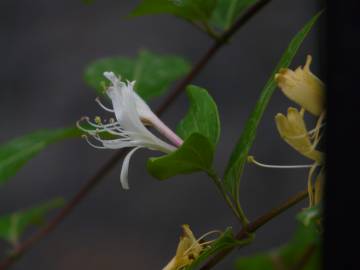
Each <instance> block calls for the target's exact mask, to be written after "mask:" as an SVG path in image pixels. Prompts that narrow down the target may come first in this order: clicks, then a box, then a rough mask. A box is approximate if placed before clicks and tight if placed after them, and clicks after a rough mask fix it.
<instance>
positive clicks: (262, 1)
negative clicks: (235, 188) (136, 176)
mask: <svg viewBox="0 0 360 270" xmlns="http://www.w3.org/2000/svg"><path fill="white" fill-rule="evenodd" d="M269 2H270V0H259V1H258V2H257V3H256V4H254V5H253V6H252V7H251V8H249V9H248V10H247V11H246V12H245V13H244V14H243V15H242V16H241V17H240V18H239V19H238V20H237V21H236V22H235V23H234V25H233V26H232V27H231V28H230V29H229V30H227V31H226V32H224V34H223V35H222V36H221V37H220V38H219V39H218V40H217V41H215V43H214V44H213V46H212V47H210V49H209V50H208V51H207V52H206V53H205V54H204V55H203V57H202V58H200V60H199V61H198V62H197V63H196V64H195V65H194V67H193V68H192V70H191V71H190V72H189V74H188V75H187V76H186V77H185V78H184V79H183V80H181V81H180V82H179V83H178V84H177V86H176V87H175V89H174V91H173V92H172V93H171V94H170V95H169V96H168V97H167V98H166V99H165V101H164V102H163V103H162V105H160V107H159V108H158V109H157V110H156V113H157V115H162V114H163V113H164V112H165V110H166V109H167V108H168V107H169V106H170V105H171V104H172V103H173V102H174V101H175V99H176V98H177V97H178V96H179V94H180V93H181V92H182V91H183V90H184V88H185V87H186V86H187V85H188V84H189V83H190V82H191V81H192V80H193V79H194V78H195V77H196V76H197V75H198V74H199V73H200V71H201V70H202V69H203V68H204V67H205V65H206V64H207V63H208V62H209V60H210V59H211V58H212V57H213V56H214V55H215V53H216V52H217V51H218V50H219V49H220V48H221V47H222V46H223V45H224V44H225V43H226V42H227V41H228V40H229V39H230V38H231V37H232V36H233V35H234V34H235V32H236V31H237V30H239V29H240V28H241V27H242V26H243V25H244V24H245V23H246V22H248V21H249V20H250V19H251V18H252V17H253V16H254V15H255V14H257V12H258V11H260V10H261V9H262V8H263V7H264V6H265V5H266V4H268V3H269ZM125 154H126V151H118V152H117V153H116V154H115V155H114V156H112V157H111V158H110V159H109V160H108V161H107V162H106V163H105V164H104V165H103V166H102V167H101V168H100V169H99V171H98V172H97V173H96V174H95V175H94V176H93V177H91V178H90V179H89V181H88V182H87V183H86V184H85V185H84V186H83V187H82V188H81V189H80V191H79V192H78V193H77V194H76V195H75V196H74V197H73V199H71V200H70V201H69V202H68V203H67V205H66V206H65V207H64V208H62V209H61V211H60V212H59V213H58V214H57V215H56V216H55V217H54V218H53V219H52V220H50V221H49V223H48V224H47V225H46V226H45V227H43V228H42V229H40V230H39V231H38V232H37V233H35V234H34V235H33V236H32V237H30V238H29V239H28V240H26V241H25V242H23V243H22V244H20V245H18V246H17V247H16V249H15V250H14V252H12V254H11V255H10V256H8V257H7V258H5V259H4V260H3V261H2V262H0V270H5V269H7V268H8V267H10V266H11V265H12V264H13V263H14V262H15V261H16V260H17V259H18V258H19V257H20V256H21V255H22V254H23V253H25V252H26V251H27V250H29V249H30V248H31V247H32V246H33V245H34V244H35V243H37V242H38V241H39V240H41V239H42V238H43V237H45V236H46V235H47V234H49V233H50V232H51V231H52V230H54V229H55V228H56V227H57V226H58V225H59V224H60V223H61V222H62V221H63V220H64V219H65V217H67V216H68V215H69V214H70V213H71V212H72V210H73V209H74V208H75V207H76V206H77V205H78V204H79V203H80V202H81V201H82V200H83V199H84V198H85V197H86V196H87V195H88V194H89V192H90V191H91V190H92V189H93V188H94V187H95V186H96V185H97V184H98V183H99V182H100V181H101V180H102V179H103V178H104V176H106V175H107V174H108V173H109V172H110V171H111V170H112V169H113V168H114V167H115V165H116V164H117V163H118V161H119V160H120V159H121V158H122V157H123V156H124V155H125Z"/></svg>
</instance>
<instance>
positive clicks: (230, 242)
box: [184, 228, 241, 270]
mask: <svg viewBox="0 0 360 270" xmlns="http://www.w3.org/2000/svg"><path fill="white" fill-rule="evenodd" d="M240 244H241V242H240V241H238V240H237V239H236V238H235V237H234V235H233V233H232V229H231V228H227V229H226V230H225V232H224V233H223V234H222V235H220V237H219V238H218V239H216V240H215V241H214V242H213V243H211V245H210V246H209V247H208V248H206V249H205V250H204V251H203V252H202V253H201V254H200V256H199V257H198V258H197V259H196V260H195V261H194V262H193V263H192V264H191V265H189V266H187V267H185V268H184V270H195V269H196V268H197V267H199V266H200V265H201V264H202V263H203V262H205V261H206V260H207V259H208V258H209V257H210V256H213V255H215V254H217V253H219V252H220V251H222V250H225V249H229V248H232V247H234V246H237V245H240Z"/></svg>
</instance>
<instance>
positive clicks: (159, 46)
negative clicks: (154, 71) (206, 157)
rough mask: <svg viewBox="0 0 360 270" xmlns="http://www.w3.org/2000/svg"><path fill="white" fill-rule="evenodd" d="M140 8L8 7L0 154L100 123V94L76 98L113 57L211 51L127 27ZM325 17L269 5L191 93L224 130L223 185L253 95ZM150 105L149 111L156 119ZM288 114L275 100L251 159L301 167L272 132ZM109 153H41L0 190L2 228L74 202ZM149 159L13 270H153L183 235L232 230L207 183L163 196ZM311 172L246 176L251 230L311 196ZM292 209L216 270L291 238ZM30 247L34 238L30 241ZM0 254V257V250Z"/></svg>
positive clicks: (83, 149)
mask: <svg viewBox="0 0 360 270" xmlns="http://www.w3.org/2000/svg"><path fill="white" fill-rule="evenodd" d="M137 2H139V1H115V0H103V1H95V3H94V4H93V5H89V6H86V5H84V4H82V3H81V1H80V0H78V1H45V0H38V1H26V0H23V1H12V0H3V1H1V3H0V39H1V40H0V59H1V65H0V81H1V91H0V113H1V115H2V117H3V120H2V127H1V132H0V143H3V142H6V141H7V140H10V139H11V138H14V137H18V136H21V135H24V134H26V133H28V132H31V131H35V130H37V129H40V128H57V127H65V126H69V125H73V124H74V123H75V121H77V120H78V119H79V118H80V117H81V116H83V115H89V116H94V115H96V114H98V112H99V111H100V110H99V109H98V106H97V104H96V103H95V102H94V99H95V97H96V95H95V92H94V91H93V90H92V89H90V88H89V87H87V86H86V85H85V84H84V81H83V79H82V77H83V71H84V69H85V67H86V66H87V64H89V62H91V61H93V60H95V59H97V58H100V57H109V56H116V55H122V56H128V57H132V56H135V55H136V54H137V52H138V50H139V49H142V48H146V49H148V50H151V51H154V52H158V53H166V54H178V55H182V56H184V57H186V58H187V59H189V60H190V61H192V62H195V61H196V60H197V59H198V58H199V57H200V56H201V55H202V54H203V53H204V51H205V50H206V49H207V48H208V47H209V46H210V44H211V40H210V39H209V38H208V37H207V36H206V35H205V34H202V33H200V32H198V31H197V30H196V29H193V27H192V26H191V25H189V24H187V23H185V22H183V21H181V20H179V19H176V18H173V17H170V16H167V15H161V16H149V17H141V18H135V19H127V18H125V17H126V15H127V14H128V13H129V12H130V11H131V10H132V8H134V7H135V6H136V4H137ZM319 9H320V7H319V4H318V2H317V1H313V0H303V1H286V0H274V1H272V3H270V4H269V5H268V6H267V7H266V8H265V9H264V10H263V11H261V13H260V14H258V15H257V16H256V17H255V18H254V19H252V20H251V21H250V23H249V24H248V25H247V26H246V27H244V28H243V29H242V30H241V31H239V32H238V34H237V35H236V36H235V38H233V40H232V42H231V44H229V45H227V46H225V47H224V48H223V49H222V50H221V51H220V53H219V54H217V56H216V57H215V58H214V59H213V60H212V61H211V62H210V64H209V65H208V66H207V67H206V68H205V69H204V70H203V72H202V73H201V75H200V76H199V77H198V78H197V79H196V80H195V81H194V84H197V85H200V86H203V87H205V88H207V89H208V90H209V91H210V93H211V94H212V96H213V97H214V99H215V100H216V102H217V104H218V106H219V110H220V115H221V121H222V135H221V141H220V145H219V147H218V150H217V157H216V167H217V168H218V170H219V171H220V172H223V170H224V167H225V165H226V162H227V160H228V157H229V154H230V152H231V150H232V147H233V145H234V144H235V142H236V140H237V138H238V136H239V134H240V132H241V130H242V128H243V125H244V122H245V120H246V118H247V117H248V115H249V113H250V111H251V109H252V107H253V105H254V104H255V102H256V100H257V97H258V95H259V92H260V91H261V89H262V87H263V86H264V84H265V82H266V80H267V79H268V76H269V74H270V73H271V71H272V70H273V68H274V67H275V65H276V63H277V61H278V60H279V58H280V56H281V54H282V52H283V51H284V49H285V48H286V46H287V44H288V42H289V41H290V39H291V38H292V36H293V35H294V34H295V33H296V32H297V31H298V30H299V29H300V28H301V27H302V26H303V25H304V24H305V23H306V22H307V20H308V19H310V17H311V16H313V15H314V14H315V13H316V12H317V11H318V10H319ZM319 30H321V31H323V30H324V29H321V28H320V27H319V26H318V27H316V28H315V29H314V30H313V31H312V33H311V34H310V35H309V37H308V38H307V39H306V41H305V43H304V44H303V46H302V48H301V50H300V52H299V53H298V55H297V57H296V58H295V60H294V62H293V65H292V66H293V67H296V66H298V65H301V64H303V63H304V61H305V55H306V54H308V53H311V54H312V55H313V56H314V64H313V70H314V72H315V73H318V72H319V67H318V63H319V61H320V60H321V59H319V55H320V54H319V46H318V45H319V41H318V34H319ZM161 100H162V99H161V98H159V99H158V100H156V101H155V102H154V103H152V104H151V105H152V106H153V107H155V106H156V104H158V103H159V102H160V101H161ZM290 105H293V104H292V103H291V102H290V101H289V100H287V99H286V98H285V96H283V95H282V94H281V93H280V91H277V92H276V93H275V95H274V96H273V98H272V100H271V102H270V105H269V107H268V109H267V111H266V114H265V117H264V119H263V121H262V123H261V125H260V129H259V132H258V136H257V139H256V143H255V145H254V147H253V148H252V151H251V153H252V154H253V155H255V156H256V157H257V159H259V160H261V161H266V162H268V163H275V164H304V163H305V164H306V163H307V162H308V161H307V160H306V159H303V158H302V157H300V156H299V155H298V154H297V153H296V152H295V151H294V150H292V148H290V147H289V146H288V145H286V144H285V143H284V142H283V141H282V140H281V139H280V137H279V136H278V133H277V131H276V127H275V124H274V121H273V118H274V115H275V114H276V113H278V112H283V113H284V112H286V109H287V107H288V106H290ZM187 106H188V103H187V99H186V97H185V95H182V96H181V97H180V98H179V99H178V100H177V102H176V103H175V104H174V105H173V106H172V107H171V109H170V110H168V111H167V113H166V114H165V115H164V117H163V119H164V121H165V122H166V123H167V124H168V125H170V126H171V127H173V128H175V126H176V123H177V122H178V121H179V120H180V119H181V118H182V116H183V115H184V113H185V112H186V110H187ZM112 154H113V153H112V151H110V150H109V151H99V150H95V149H93V148H91V147H90V146H88V145H87V144H86V142H85V141H83V140H80V139H78V140H72V141H66V142H63V143H60V144H56V145H53V146H51V147H48V148H47V149H46V150H45V151H43V152H42V153H41V154H40V155H38V156H37V157H36V158H34V159H33V160H31V161H30V162H29V163H28V164H27V165H26V167H25V168H24V169H22V170H21V171H20V172H19V173H18V174H17V175H16V176H15V177H14V178H13V179H12V181H11V182H9V183H8V184H6V185H4V186H2V187H1V189H0V214H3V213H7V212H11V211H15V210H18V209H21V208H24V207H26V206H29V205H31V204H36V203H39V202H43V201H46V200H49V199H51V198H53V197H56V196H63V197H65V198H70V197H71V196H72V195H73V194H75V193H76V192H77V190H78V189H79V188H80V187H81V186H82V185H83V184H84V183H85V182H86V180H87V179H88V178H89V177H90V176H92V175H93V174H94V173H95V172H96V170H97V168H98V167H99V166H100V165H101V164H103V163H104V162H105V161H106V160H107V159H108V158H109V156H111V155H112ZM151 154H152V153H151V152H149V151H139V152H138V153H137V154H136V155H135V156H134V158H133V160H132V162H131V165H130V173H129V179H130V186H131V189H130V191H127V192H125V191H123V190H122V189H121V187H120V183H119V174H120V169H121V163H119V164H118V166H117V168H116V169H115V170H114V171H112V172H111V173H110V175H109V176H108V177H106V179H104V181H103V182H102V183H101V184H100V185H99V186H98V187H97V188H96V189H95V190H94V191H93V192H92V193H91V195H90V196H88V197H87V198H86V200H84V201H83V202H82V203H81V204H80V205H79V206H78V207H77V209H76V210H75V211H74V212H73V213H72V214H71V215H70V216H69V217H68V218H67V219H66V220H65V221H64V222H63V223H62V224H61V225H60V226H59V227H58V228H57V229H56V230H55V231H54V232H53V233H51V234H50V235H49V236H48V237H46V238H45V239H44V240H42V241H41V242H39V243H38V244H37V245H36V246H35V247H34V248H32V249H31V251H30V252H28V253H27V254H25V255H24V257H23V258H22V259H21V260H20V261H19V262H18V263H17V264H16V265H15V266H14V267H13V269H15V270H25V269H26V270H31V269H36V270H47V269H54V270H60V269H67V270H72V269H88V270H95V269H108V270H111V269H137V270H142V269H161V268H162V267H163V266H164V265H165V264H166V263H167V262H168V261H169V260H170V259H171V257H172V256H173V255H174V253H175V249H176V246H177V242H178V237H179V233H180V225H181V224H183V223H188V224H190V225H191V227H192V229H193V231H194V232H195V233H196V235H201V234H203V233H205V232H207V231H209V230H212V229H224V228H225V227H227V226H229V225H233V226H234V228H235V229H236V230H237V229H238V226H237V225H236V221H235V220H234V218H233V217H232V213H231V212H230V211H229V210H228V209H227V208H226V205H225V203H224V202H223V201H222V199H221V197H220V196H219V194H218V192H217V190H216V188H215V187H214V185H213V184H212V182H211V181H210V180H209V179H207V178H206V176H205V175H202V174H194V175H192V176H183V177H176V178H173V179H170V180H168V181H165V182H159V181H157V180H155V179H153V178H152V177H150V176H149V175H147V173H146V169H145V164H146V159H147V157H149V155H151ZM306 176H307V171H306V170H304V171H299V170H269V169H262V168H257V167H254V166H247V168H246V171H245V174H244V177H243V180H242V187H241V194H242V198H241V201H242V204H243V207H244V208H245V211H246V213H247V214H248V216H249V218H250V219H253V218H255V217H257V216H258V215H260V214H262V213H264V212H265V211H267V210H268V209H269V208H271V207H272V206H275V205H277V204H279V203H280V202H282V201H283V200H285V199H286V198H288V197H289V196H291V195H293V194H294V193H296V192H297V191H299V190H303V189H305V188H306ZM305 205H306V203H305V202H304V203H303V204H300V205H298V206H296V207H294V208H292V209H291V210H290V211H288V212H287V213H285V214H283V215H281V216H279V217H278V218H276V219H275V220H273V221H271V222H270V223H269V224H268V225H267V226H265V227H264V228H262V229H261V230H259V232H258V233H257V235H256V240H255V242H254V243H253V244H252V245H251V246H249V247H246V248H245V249H244V250H243V251H241V252H238V253H235V254H233V255H232V256H231V257H230V258H228V259H227V260H226V261H225V262H224V263H222V264H221V265H220V266H218V268H217V269H231V266H232V265H233V261H234V259H235V258H236V257H237V256H239V254H251V253H254V252H258V251H264V250H267V249H270V248H273V247H276V246H278V245H281V244H283V243H285V242H286V241H288V240H289V239H290V238H291V235H292V233H293V231H294V229H295V227H296V221H295V218H294V215H295V213H296V211H298V210H299V209H300V208H301V207H304V206H305ZM30 233H31V232H30ZM0 248H1V253H2V255H4V253H5V252H6V245H5V244H1V246H0Z"/></svg>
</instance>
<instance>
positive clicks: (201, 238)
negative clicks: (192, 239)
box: [196, 230, 222, 242]
mask: <svg viewBox="0 0 360 270" xmlns="http://www.w3.org/2000/svg"><path fill="white" fill-rule="evenodd" d="M214 233H218V234H222V231H219V230H213V231H210V232H207V233H205V234H204V235H202V236H200V237H199V238H198V239H197V240H196V241H198V242H199V241H201V240H203V239H204V238H205V237H207V236H209V235H212V234H214Z"/></svg>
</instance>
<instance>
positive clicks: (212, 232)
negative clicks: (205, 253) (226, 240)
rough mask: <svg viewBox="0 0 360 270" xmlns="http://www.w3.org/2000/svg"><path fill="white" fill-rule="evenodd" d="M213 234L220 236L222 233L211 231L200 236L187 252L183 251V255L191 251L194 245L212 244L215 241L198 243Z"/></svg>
mask: <svg viewBox="0 0 360 270" xmlns="http://www.w3.org/2000/svg"><path fill="white" fill-rule="evenodd" d="M214 233H218V234H222V231H218V230H213V231H210V232H207V233H205V234H204V235H202V236H200V237H199V238H198V239H196V242H195V243H193V244H192V245H191V246H190V247H189V248H188V249H187V250H185V252H184V254H185V255H186V254H187V253H188V252H189V251H190V250H191V249H193V248H194V246H195V244H198V245H200V246H206V245H208V244H211V243H212V242H214V241H215V240H216V239H214V240H209V241H206V242H203V243H199V242H200V241H201V240H202V239H204V238H205V237H207V236H209V235H211V234H214Z"/></svg>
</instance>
